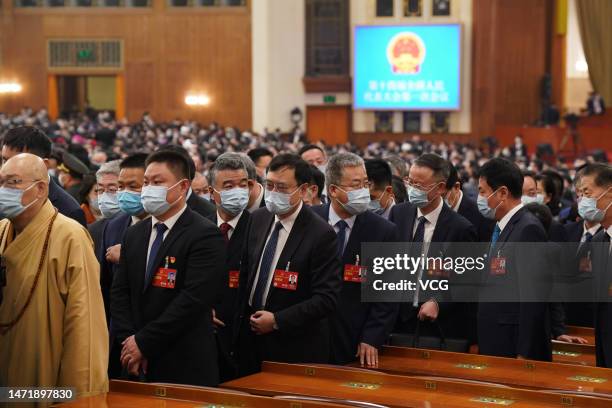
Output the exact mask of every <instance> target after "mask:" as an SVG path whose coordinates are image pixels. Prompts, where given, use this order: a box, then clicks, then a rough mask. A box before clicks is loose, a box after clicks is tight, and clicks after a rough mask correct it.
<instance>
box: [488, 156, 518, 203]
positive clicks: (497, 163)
mask: <svg viewBox="0 0 612 408" xmlns="http://www.w3.org/2000/svg"><path fill="white" fill-rule="evenodd" d="M480 177H482V178H484V179H485V180H486V181H487V184H488V185H489V186H491V188H492V189H493V190H497V189H499V188H500V187H503V186H506V188H507V189H508V191H510V195H511V196H512V197H514V198H521V196H522V195H523V173H521V169H519V167H518V166H517V165H516V164H514V163H513V162H511V161H510V160H508V159H503V158H500V157H495V158H493V159H491V160H489V161H487V162H486V163H485V164H484V165H483V166H482V167H481V168H480Z"/></svg>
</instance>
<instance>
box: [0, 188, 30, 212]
mask: <svg viewBox="0 0 612 408" xmlns="http://www.w3.org/2000/svg"><path fill="white" fill-rule="evenodd" d="M35 185H36V183H34V184H32V185H31V186H30V187H28V188H26V189H25V190H20V189H18V188H8V187H0V219H2V218H8V219H9V220H12V219H13V218H15V217H17V216H19V214H21V213H23V212H24V211H25V210H27V209H28V208H30V207H31V206H32V205H33V204H34V203H35V202H36V201H38V198H37V199H36V200H34V201H32V202H31V203H30V204H28V205H26V206H24V205H23V204H22V203H21V199H22V198H23V193H25V192H26V191H28V190H29V189H31V188H32V187H34V186H35Z"/></svg>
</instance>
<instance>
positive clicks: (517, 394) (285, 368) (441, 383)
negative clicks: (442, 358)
mask: <svg viewBox="0 0 612 408" xmlns="http://www.w3.org/2000/svg"><path fill="white" fill-rule="evenodd" d="M222 387H224V388H230V389H234V390H239V391H246V392H251V393H255V394H258V395H266V396H270V395H278V394H279V393H288V394H289V393H290V394H295V395H306V396H328V397H333V398H342V399H349V400H362V401H363V400H365V401H368V402H374V403H378V404H383V405H387V406H389V407H428V408H438V407H444V408H452V407H457V408H458V407H483V406H496V405H497V406H499V405H506V406H508V405H511V406H512V407H513V408H522V407H530V408H533V407H557V406H563V405H574V406H585V407H587V406H588V407H609V406H610V404H611V403H612V401H611V400H610V399H609V398H608V397H607V396H602V397H591V396H573V395H572V396H569V395H565V394H553V393H548V392H542V391H533V390H524V389H516V388H511V387H505V386H500V385H497V384H486V383H477V382H469V383H468V382H465V381H462V380H455V379H439V378H432V377H408V376H397V375H390V374H384V373H377V372H373V371H367V370H354V369H352V370H351V369H345V368H340V367H338V368H336V367H321V366H308V365H298V364H295V365H292V364H281V363H264V364H263V367H262V372H261V373H258V374H254V375H251V376H248V377H244V378H239V379H237V380H233V381H230V382H227V383H224V384H222ZM500 400H503V401H500ZM493 401H495V402H493Z"/></svg>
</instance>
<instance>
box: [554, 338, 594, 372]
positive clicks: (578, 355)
mask: <svg viewBox="0 0 612 408" xmlns="http://www.w3.org/2000/svg"><path fill="white" fill-rule="evenodd" d="M553 361H554V362H555V363H563V364H575V365H583V366H591V367H594V366H595V361H596V359H595V344H574V343H563V342H560V341H553Z"/></svg>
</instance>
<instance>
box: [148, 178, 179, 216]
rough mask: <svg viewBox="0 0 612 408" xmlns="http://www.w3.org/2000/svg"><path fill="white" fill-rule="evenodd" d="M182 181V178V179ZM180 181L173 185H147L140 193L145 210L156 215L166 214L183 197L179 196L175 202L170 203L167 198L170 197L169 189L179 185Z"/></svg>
mask: <svg viewBox="0 0 612 408" xmlns="http://www.w3.org/2000/svg"><path fill="white" fill-rule="evenodd" d="M181 181H182V180H181ZM181 181H179V182H178V183H176V184H175V185H173V186H172V187H166V186H146V187H143V189H142V193H141V194H140V200H141V201H142V206H143V207H144V209H145V211H146V212H147V213H149V214H151V215H153V216H155V217H158V216H160V215H162V214H165V213H166V212H167V211H168V210H169V209H170V207H171V206H172V205H174V204H175V203H176V202H178V200H180V199H181V197H179V198H177V199H176V201H174V202H173V203H169V202H168V200H167V199H166V198H167V197H168V191H170V190H171V189H173V188H174V187H176V186H178V185H179V183H180V182H181Z"/></svg>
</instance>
